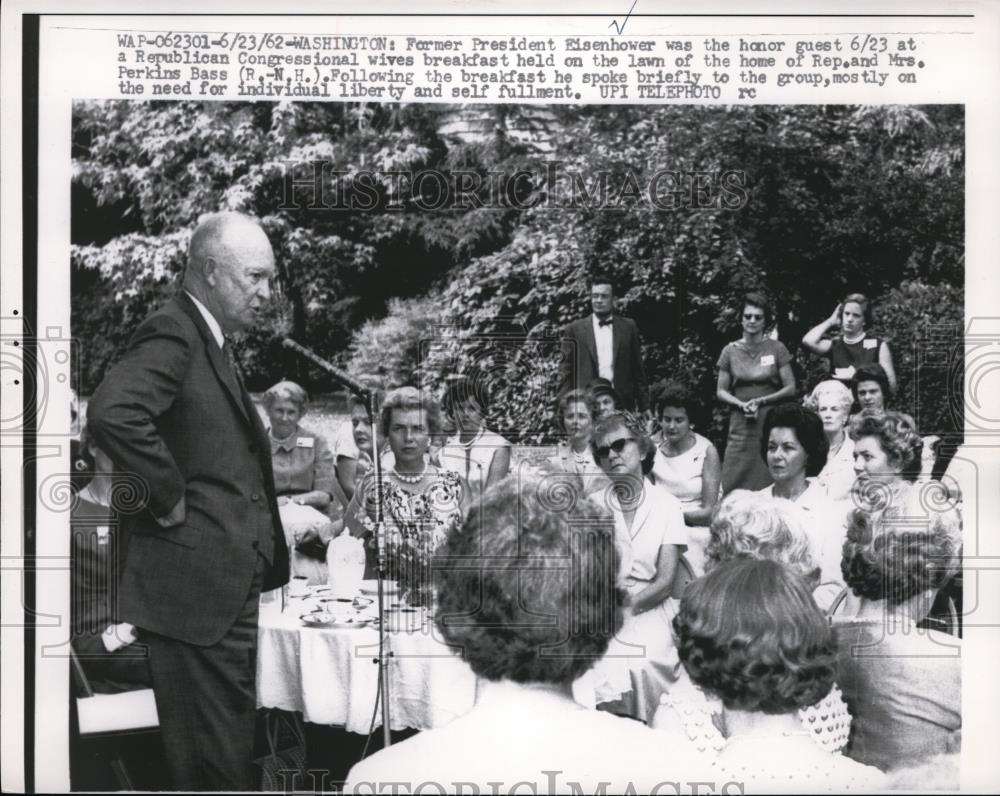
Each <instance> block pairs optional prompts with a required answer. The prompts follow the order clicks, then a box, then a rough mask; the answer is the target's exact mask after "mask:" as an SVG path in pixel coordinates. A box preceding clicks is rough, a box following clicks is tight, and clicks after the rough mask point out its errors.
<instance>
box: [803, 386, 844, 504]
mask: <svg viewBox="0 0 1000 796" xmlns="http://www.w3.org/2000/svg"><path fill="white" fill-rule="evenodd" d="M803 403H804V404H805V406H806V407H807V408H809V409H811V410H812V411H814V412H815V413H816V414H817V415H819V419H820V420H821V421H823V433H824V434H825V435H826V444H827V447H828V448H829V450H828V452H827V454H826V464H824V465H823V469H822V470H820V471H819V474H818V475H817V476H816V481H817V483H818V484H819V485H820V486H822V487H823V488H825V489H826V494H827V497H829V498H830V500H832V501H834V502H835V503H836V502H839V501H844V500H848V499H850V496H851V488H852V487H853V486H854V441H853V440H852V439H851V438H850V437H849V436H848V434H847V422H848V420H849V419H850V417H851V406H852V405H853V404H854V397H853V396H852V395H851V391H850V390H849V389H847V387H845V386H844V385H843V384H842V383H841V382H839V381H835V380H833V379H828V380H827V381H821V382H820V383H819V384H817V385H816V387H815V388H814V389H813V391H812V392H811V393H810V394H809V396H808V397H807V398H806V399H805V400H804V401H803Z"/></svg>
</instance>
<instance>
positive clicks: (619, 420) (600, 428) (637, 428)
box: [590, 412, 656, 475]
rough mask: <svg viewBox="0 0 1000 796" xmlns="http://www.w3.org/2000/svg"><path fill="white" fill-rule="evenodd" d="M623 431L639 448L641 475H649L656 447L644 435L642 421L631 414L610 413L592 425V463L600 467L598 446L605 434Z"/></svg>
mask: <svg viewBox="0 0 1000 796" xmlns="http://www.w3.org/2000/svg"><path fill="white" fill-rule="evenodd" d="M618 428H623V429H625V430H626V431H627V432H628V433H629V434H630V435H631V436H632V438H633V439H634V440H635V441H636V444H637V445H638V446H639V453H640V455H641V456H642V474H643V475H649V473H651V472H652V471H653V459H654V458H656V445H655V444H654V443H653V440H652V439H650V437H649V434H647V433H646V427H645V425H644V424H643V422H642V419H641V418H640V417H638V416H637V415H634V414H633V413H632V412H612V413H611V414H610V415H608V416H607V417H602V418H601V419H600V420H598V421H597V422H595V423H594V429H593V431H591V433H590V450H591V453H593V454H594V461H595V462H597V464H598V465H600V463H601V462H600V460H599V459H598V457H597V449H598V448H599V447H600V445H599V444H598V443H599V442H600V440H601V438H603V437H604V436H605V435H606V434H609V433H611V432H612V431H614V430H615V429H618Z"/></svg>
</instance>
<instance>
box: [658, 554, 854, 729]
mask: <svg viewBox="0 0 1000 796" xmlns="http://www.w3.org/2000/svg"><path fill="white" fill-rule="evenodd" d="M673 624H674V634H675V637H676V640H677V652H678V655H679V656H680V659H681V663H682V664H684V668H685V669H686V670H687V673H688V675H689V676H690V678H691V681H692V682H693V683H694V684H695V685H697V686H699V687H700V688H702V689H703V690H704V691H706V692H707V693H709V694H711V695H714V696H716V697H718V698H719V699H721V700H722V703H723V704H724V705H725V706H726V707H727V708H729V709H730V710H747V711H757V712H761V713H769V714H781V713H789V712H791V711H793V710H795V709H797V708H802V707H805V706H807V705H814V704H816V703H817V702H819V701H820V700H821V699H823V698H824V697H825V696H826V695H827V694H828V693H829V692H830V688H831V687H832V686H833V678H834V673H835V667H836V657H837V656H836V652H837V650H836V641H835V639H834V635H833V632H832V630H831V628H830V626H829V624H828V623H827V621H826V619H825V617H824V616H823V614H822V613H821V612H820V610H819V608H818V607H817V606H816V603H815V602H814V601H813V598H812V595H811V594H810V592H809V588H808V586H807V585H806V584H805V583H804V582H803V580H802V579H801V578H800V577H798V576H797V575H796V574H795V573H793V572H792V571H791V570H789V569H788V568H787V567H784V566H782V565H781V564H778V563H775V562H773V561H757V560H754V559H746V558H739V559H734V560H732V561H726V562H724V563H722V564H719V565H718V566H716V567H714V568H713V569H712V570H711V572H709V573H708V574H707V575H705V577H703V578H699V579H698V580H696V581H694V582H693V583H691V585H690V586H688V588H687V591H685V592H684V598H683V599H682V600H681V606H680V611H679V613H678V614H677V616H676V617H675V618H674V622H673Z"/></svg>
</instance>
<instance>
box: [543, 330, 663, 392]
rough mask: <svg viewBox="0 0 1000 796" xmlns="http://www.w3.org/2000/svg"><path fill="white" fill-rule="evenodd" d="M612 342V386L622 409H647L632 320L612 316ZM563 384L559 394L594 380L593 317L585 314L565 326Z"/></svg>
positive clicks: (644, 376) (595, 374) (640, 360)
mask: <svg viewBox="0 0 1000 796" xmlns="http://www.w3.org/2000/svg"><path fill="white" fill-rule="evenodd" d="M611 329H612V339H613V341H614V371H615V378H614V385H615V389H616V390H617V391H618V394H619V395H620V396H621V397H622V402H623V403H624V407H623V408H625V409H629V410H634V409H636V408H637V407H638V409H639V410H640V411H645V410H646V409H647V408H649V390H648V388H647V386H646V370H645V368H644V367H643V365H642V348H641V341H640V339H639V329H638V327H637V326H636V325H635V321H633V320H631V319H630V318H622V317H621V316H618V315H615V316H614V321H613V322H612V325H611ZM562 346H563V357H562V383H561V385H560V389H559V394H560V395H562V394H564V393H566V392H567V391H569V390H573V389H581V390H583V389H586V388H587V386H588V385H589V384H590V383H591V382H592V381H593V380H594V379H596V378H598V375H599V374H598V372H597V341H596V340H595V339H594V316H593V315H588V316H587V317H586V318H581V319H580V320H578V321H573V322H572V323H571V324H568V325H567V326H566V328H565V330H564V331H563V338H562Z"/></svg>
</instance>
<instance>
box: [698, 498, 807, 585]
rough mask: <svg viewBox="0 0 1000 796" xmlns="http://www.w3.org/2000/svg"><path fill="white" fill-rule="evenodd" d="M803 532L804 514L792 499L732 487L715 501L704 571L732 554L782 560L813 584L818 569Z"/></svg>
mask: <svg viewBox="0 0 1000 796" xmlns="http://www.w3.org/2000/svg"><path fill="white" fill-rule="evenodd" d="M813 552H814V551H813V548H812V543H811V542H810V541H809V537H808V535H807V534H806V528H805V517H804V516H803V513H802V511H801V510H800V509H799V508H798V506H796V505H795V504H794V503H792V501H790V500H785V498H775V497H769V496H767V495H763V494H761V493H759V492H750V491H748V490H746V489H735V490H733V491H732V492H730V493H729V494H728V495H726V497H725V499H724V500H722V502H721V503H719V505H718V507H717V508H716V510H715V515H714V516H713V517H712V525H711V529H710V536H709V540H708V547H707V548H706V551H705V555H706V558H707V561H706V563H705V571H706V572H707V571H710V570H711V569H713V568H714V567H716V566H717V565H719V564H721V563H723V562H725V561H731V560H732V559H734V558H754V559H759V560H761V561H775V562H777V563H779V564H784V565H785V566H787V567H789V568H790V569H791V570H792V571H794V572H796V573H797V574H799V575H801V576H802V577H803V578H804V579H806V580H807V581H808V582H809V583H810V584H811V585H812V586H813V587H814V588H815V587H816V586H818V585H819V579H820V569H819V566H818V565H817V563H816V560H815V559H814V558H813Z"/></svg>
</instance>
